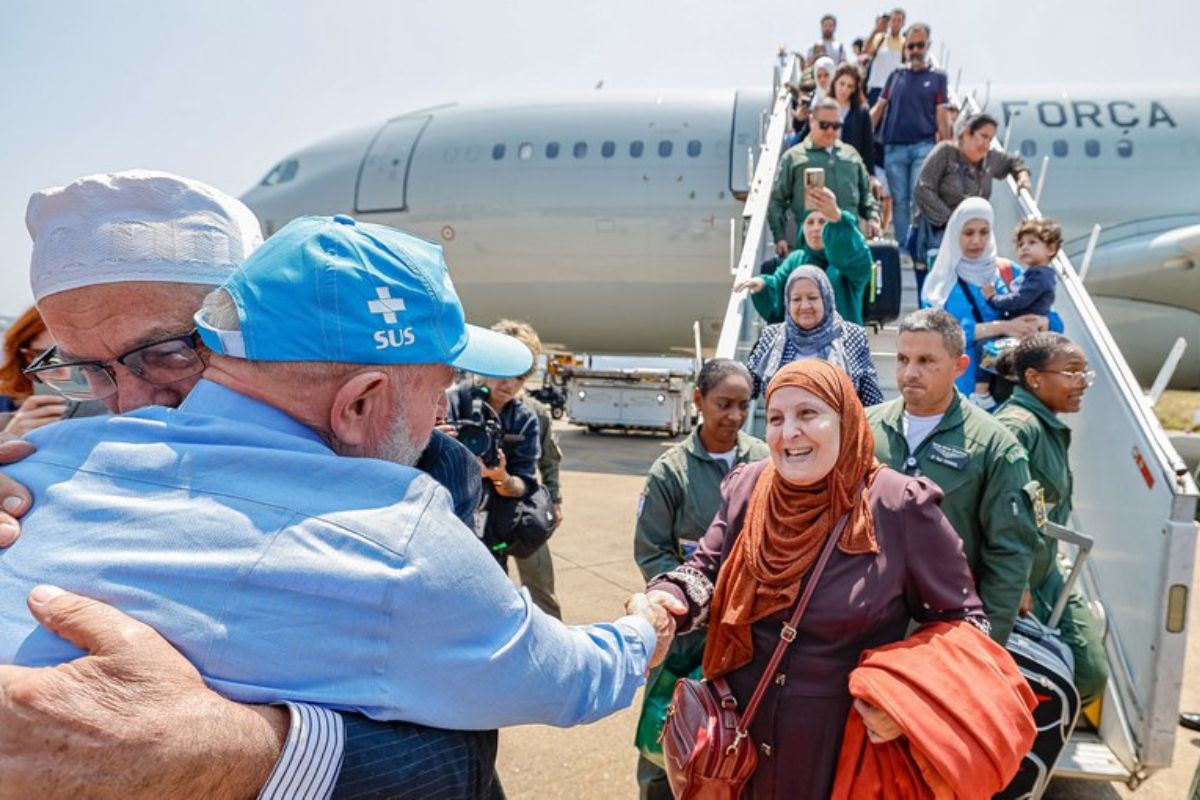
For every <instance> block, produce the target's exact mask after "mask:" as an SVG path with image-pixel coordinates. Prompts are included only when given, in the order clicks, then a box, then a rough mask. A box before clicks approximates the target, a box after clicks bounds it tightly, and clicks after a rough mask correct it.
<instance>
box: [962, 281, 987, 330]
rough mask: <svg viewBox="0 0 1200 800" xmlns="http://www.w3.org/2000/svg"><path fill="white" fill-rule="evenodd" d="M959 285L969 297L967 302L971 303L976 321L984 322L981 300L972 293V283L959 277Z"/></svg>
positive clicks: (964, 294) (972, 314)
mask: <svg viewBox="0 0 1200 800" xmlns="http://www.w3.org/2000/svg"><path fill="white" fill-rule="evenodd" d="M958 285H959V287H960V288H962V293H963V297H965V298H967V302H968V303H970V304H971V316H973V317H974V318H975V321H976V322H983V312H982V311H980V310H979V301H978V300H976V299H975V295H974V294H972V292H971V286H970V284H968V283H967V282H966V281H964V280H963V279H962V278H959V279H958Z"/></svg>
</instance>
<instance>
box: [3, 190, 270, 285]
mask: <svg viewBox="0 0 1200 800" xmlns="http://www.w3.org/2000/svg"><path fill="white" fill-rule="evenodd" d="M25 225H26V227H28V228H29V235H30V236H31V237H32V239H33V256H32V258H31V259H30V264H29V282H30V284H31V286H32V287H33V296H34V300H35V301H40V300H41V299H42V298H43V297H46V296H48V295H52V294H55V293H57V292H64V291H66V290H68V289H78V288H80V287H82V286H95V285H98V284H104V283H124V282H127V281H153V282H159V283H190V284H200V285H205V286H219V285H220V284H221V283H223V282H224V281H225V279H226V278H228V277H229V276H230V274H232V273H233V271H234V270H235V269H236V268H237V267H238V266H239V265H240V264H241V263H242V261H243V260H245V258H246V256H248V255H250V253H251V252H253V250H254V249H255V248H256V247H258V246H259V245H260V244H262V232H261V230H260V229H259V225H258V219H257V218H256V217H255V216H254V212H252V211H251V210H250V209H249V208H247V207H246V205H245V204H244V203H242V202H241V201H240V200H238V199H237V198H234V197H230V196H229V195H227V194H225V193H224V192H222V191H219V190H217V189H214V188H213V187H211V186H208V185H207V184H204V183H200V182H199V181H194V180H190V179H188V178H181V177H179V176H177V175H171V174H169V173H166V172H152V171H150V170H140V169H139V170H128V171H126V172H110V173H105V174H102V175H89V176H87V177H84V178H80V179H79V180H77V181H75V182H74V183H71V184H68V185H67V186H57V187H54V188H51V189H43V190H42V191H40V192H34V194H33V196H31V197H30V198H29V206H28V207H27V209H26V211H25Z"/></svg>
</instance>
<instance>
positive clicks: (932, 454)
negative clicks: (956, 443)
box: [929, 442, 971, 470]
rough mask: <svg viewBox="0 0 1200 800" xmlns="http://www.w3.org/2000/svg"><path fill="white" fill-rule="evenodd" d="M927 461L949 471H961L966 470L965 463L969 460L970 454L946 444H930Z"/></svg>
mask: <svg viewBox="0 0 1200 800" xmlns="http://www.w3.org/2000/svg"><path fill="white" fill-rule="evenodd" d="M929 460H930V461H933V462H936V463H938V464H942V465H943V466H947V467H950V468H951V469H958V470H962V469H966V468H967V463H968V462H970V460H971V454H970V453H968V452H967V451H966V450H960V449H959V448H957V447H951V446H950V445H948V444H942V443H941V442H932V443H931V444H930V445H929Z"/></svg>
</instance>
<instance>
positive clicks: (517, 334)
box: [447, 320, 562, 619]
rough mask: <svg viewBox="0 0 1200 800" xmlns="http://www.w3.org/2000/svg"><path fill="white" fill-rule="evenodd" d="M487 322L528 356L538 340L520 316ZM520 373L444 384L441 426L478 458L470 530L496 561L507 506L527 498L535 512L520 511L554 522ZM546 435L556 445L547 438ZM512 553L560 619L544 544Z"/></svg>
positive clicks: (538, 432)
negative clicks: (476, 517)
mask: <svg viewBox="0 0 1200 800" xmlns="http://www.w3.org/2000/svg"><path fill="white" fill-rule="evenodd" d="M492 330H494V331H497V332H499V333H504V334H507V335H509V336H512V337H514V338H515V339H518V340H519V341H520V342H521V343H522V344H524V345H525V346H526V347H528V348H529V349H530V350H532V351H533V353H534V356H535V361H534V363H535V364H536V356H537V355H539V354H540V352H541V341H540V340H539V339H538V336H537V333H536V332H535V331H534V330H533V328H531V327H530V326H529V325H528V324H527V323H523V322H514V321H511V320H501V321H500V322H498V323H496V324H495V325H493V326H492ZM526 378H528V375H523V376H521V377H518V378H506V379H498V378H485V377H476V378H473V379H469V380H467V381H464V382H462V383H459V384H457V385H455V386H454V387H452V388H451V389H450V390H449V392H448V406H449V407H448V409H447V421H448V422H449V423H450V426H449V430H450V431H454V435H457V436H458V438H459V441H461V442H463V444H466V445H467V446H468V447H469V448H471V449H472V451H473V452H476V454H477V455H479V456H480V461H481V464H482V472H483V490H484V503H483V507H482V510H481V516H482V525H481V526H480V529H479V530H478V533H479V534H480V536H481V538H482V539H483V540H484V543H485V544H487V545H488V546H489V547H490V548H491V549H492V552H493V554H494V555H495V556H496V558H497V560H498V561H499V562H500V563H501V565H503V566H507V563H508V553H506V552H505V550H504V549H503V546H501V547H497V543H504V542H508V541H510V539H511V538H512V536H511V534H512V532H511V531H509V530H502V529H501V528H503V527H504V526H506V525H510V524H512V522H513V514H511V513H509V512H510V511H511V510H512V508H513V506H515V505H517V504H524V505H525V507H526V509H528V508H529V507H530V506H532V507H533V508H535V509H536V510H537V511H538V512H540V513H528V511H526V513H525V514H523V518H524V519H529V518H531V517H541V518H542V519H543V520H544V519H545V518H546V515H547V514H548V513H549V512H553V514H554V517H553V522H552V523H551V524H550V525H549V526H548V527H549V530H552V529H553V527H554V526H556V525H557V522H558V518H559V517H558V510H557V504H558V503H559V502H561V501H560V500H559V498H558V497H553V496H552V495H551V493H550V491H547V490H548V489H549V488H551V487H549V486H548V484H549V483H550V480H549V478H550V477H552V476H545V478H544V480H543V483H539V481H538V471H539V464H540V463H541V462H542V461H544V460H546V459H543V458H542V456H543V451H542V447H543V446H544V445H543V443H544V442H546V441H547V438H546V437H545V436H544V435H543V430H542V427H541V425H540V424H539V420H538V417H537V414H536V412H535V411H534V409H533V408H532V407H531V406H530V405H529V404H527V403H526V402H524V389H525V380H526ZM547 416H548V415H547ZM489 420H490V421H491V422H492V426H491V427H492V430H493V433H492V435H491V437H490V439H491V441H490V442H489V443H488V445H486V446H485V445H484V444H483V443H482V441H483V438H484V437H482V436H480V435H479V434H478V433H477V432H478V431H479V429H480V427H481V426H482V427H484V428H485V429H486V428H487V427H488V421H489ZM547 422H549V420H547ZM476 438H478V439H479V440H480V442H481V444H479V445H475V444H474V442H473V441H471V440H473V439H476ZM548 441H549V442H550V443H551V444H552V445H553V446H554V447H555V450H557V444H556V443H554V441H553V438H549V439H548ZM556 471H557V470H555V472H556ZM543 484H547V485H543ZM549 530H547V531H546V535H547V536H548V535H549ZM518 538H519V537H518ZM514 555H515V556H516V560H517V571H518V573H519V575H520V578H521V585H523V586H524V587H525V588H526V589H528V590H529V594H530V596H531V597H532V599H533V601H534V603H535V604H536V605H537V606H538V607H539V608H541V609H542V610H543V611H545V612H546V613H547V614H550V615H551V616H554V617H558V618H560V619H561V618H562V609H561V607H560V605H559V602H558V598H557V597H556V596H555V594H554V563H553V561H552V560H551V556H550V550H549V548H548V547H547V546H546V545H545V544H544V543H542V544H541V545H540V546H539V547H537V548H536V549H535V550H533V551H532V552H527V553H524V552H522V551H521V550H519V549H516V550H514Z"/></svg>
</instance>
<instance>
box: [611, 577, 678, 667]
mask: <svg viewBox="0 0 1200 800" xmlns="http://www.w3.org/2000/svg"><path fill="white" fill-rule="evenodd" d="M625 613H626V614H629V615H630V616H634V617H641V618H642V619H644V620H646V621H647V622H649V623H650V625H651V626H653V628H654V633H655V635H656V636H657V644H656V645H655V647H654V655H653V656H651V658H650V666H651V667H652V668H653V667H657V666H658V665H659V664H661V663H662V660H663V659H664V658H666V657H667V649H668V648H669V647H670V646H671V640H672V639H674V638H675V617H681V616H683V615H684V614H686V613H687V606H685V605H684V604H683V603H682V602H680V601H679V600H678V598H676V597H674V596H673V595H670V594H668V593H666V592H660V591H651V592H649V593H647V594H642V593H640V592H639V593H638V594H635V595H633V596H632V597H630V598H629V599H628V600H626V601H625Z"/></svg>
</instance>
